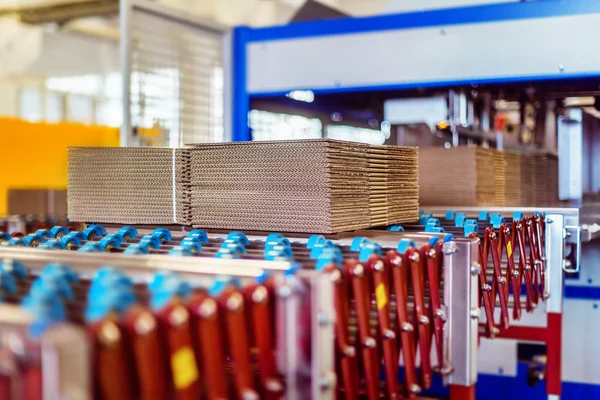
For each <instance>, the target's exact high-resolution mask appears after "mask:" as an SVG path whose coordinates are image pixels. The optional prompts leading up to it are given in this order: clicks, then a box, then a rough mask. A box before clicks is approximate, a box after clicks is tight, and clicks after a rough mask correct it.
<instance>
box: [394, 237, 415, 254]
mask: <svg viewBox="0 0 600 400" xmlns="http://www.w3.org/2000/svg"><path fill="white" fill-rule="evenodd" d="M410 247H417V245H416V244H415V241H414V240H410V239H401V240H400V241H399V242H398V246H397V247H396V250H397V251H398V253H400V254H404V253H406V250H408V249H409V248H410Z"/></svg>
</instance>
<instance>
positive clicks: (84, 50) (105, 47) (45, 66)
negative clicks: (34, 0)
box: [23, 32, 120, 76]
mask: <svg viewBox="0 0 600 400" xmlns="http://www.w3.org/2000/svg"><path fill="white" fill-rule="evenodd" d="M119 70H120V65H119V42H117V41H111V40H108V39H97V38H93V37H91V36H85V35H82V34H77V33H68V32H56V33H46V34H45V35H44V37H43V41H42V47H41V52H40V54H39V55H38V57H37V59H36V60H35V62H34V63H33V64H32V65H31V66H30V67H29V68H27V69H26V70H25V71H23V74H24V75H30V76H31V75H34V76H69V75H85V74H106V73H110V72H118V71H119Z"/></svg>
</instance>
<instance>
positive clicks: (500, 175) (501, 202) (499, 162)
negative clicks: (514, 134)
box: [492, 150, 507, 207]
mask: <svg viewBox="0 0 600 400" xmlns="http://www.w3.org/2000/svg"><path fill="white" fill-rule="evenodd" d="M492 154H493V158H494V174H493V176H494V205H495V206H498V207H504V206H506V201H505V197H504V193H505V191H506V168H507V167H506V159H505V158H504V152H503V151H495V150H492Z"/></svg>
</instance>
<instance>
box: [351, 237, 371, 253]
mask: <svg viewBox="0 0 600 400" xmlns="http://www.w3.org/2000/svg"><path fill="white" fill-rule="evenodd" d="M366 243H369V239H367V238H366V237H364V236H359V237H355V238H354V239H352V243H351V244H350V251H359V250H360V249H361V248H362V247H363V246H364V245H365V244H366Z"/></svg>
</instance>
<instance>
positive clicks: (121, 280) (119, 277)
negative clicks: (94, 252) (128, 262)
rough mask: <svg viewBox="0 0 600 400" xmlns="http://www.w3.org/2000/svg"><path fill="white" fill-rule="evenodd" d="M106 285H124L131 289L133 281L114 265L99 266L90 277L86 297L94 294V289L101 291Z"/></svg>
mask: <svg viewBox="0 0 600 400" xmlns="http://www.w3.org/2000/svg"><path fill="white" fill-rule="evenodd" d="M108 287H125V288H129V289H132V288H133V281H132V280H131V278H130V277H128V276H127V275H125V273H124V272H123V271H122V270H120V269H118V268H114V267H101V268H100V269H99V270H98V271H96V275H95V276H94V278H93V279H92V285H91V286H90V289H89V291H88V298H89V297H90V295H92V294H94V293H93V292H94V291H99V293H101V292H102V290H104V289H105V288H108Z"/></svg>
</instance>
